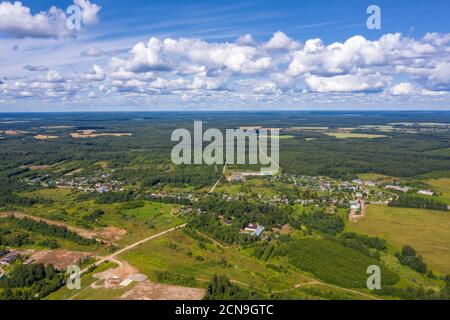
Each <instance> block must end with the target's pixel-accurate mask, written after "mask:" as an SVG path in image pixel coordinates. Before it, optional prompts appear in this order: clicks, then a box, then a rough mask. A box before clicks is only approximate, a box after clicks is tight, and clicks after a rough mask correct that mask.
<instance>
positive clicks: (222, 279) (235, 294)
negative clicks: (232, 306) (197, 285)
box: [204, 275, 260, 300]
mask: <svg viewBox="0 0 450 320" xmlns="http://www.w3.org/2000/svg"><path fill="white" fill-rule="evenodd" d="M258 298H260V297H259V295H258V294H257V293H256V292H252V291H251V290H250V291H248V290H244V289H242V288H241V287H239V286H237V285H235V284H232V283H231V282H230V280H229V279H228V277H227V276H225V275H223V276H218V275H214V276H213V277H212V279H211V281H210V282H209V283H208V286H207V287H206V294H205V297H204V299H205V300H250V299H258Z"/></svg>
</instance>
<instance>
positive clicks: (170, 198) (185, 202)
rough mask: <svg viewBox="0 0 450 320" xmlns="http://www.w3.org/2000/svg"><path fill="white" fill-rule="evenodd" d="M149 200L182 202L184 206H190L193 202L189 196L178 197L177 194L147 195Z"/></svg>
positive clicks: (170, 202)
mask: <svg viewBox="0 0 450 320" xmlns="http://www.w3.org/2000/svg"><path fill="white" fill-rule="evenodd" d="M147 200H150V201H153V202H161V203H168V204H181V205H184V206H189V205H191V204H192V201H191V200H189V199H188V198H183V197H176V196H164V197H159V196H151V195H150V196H147Z"/></svg>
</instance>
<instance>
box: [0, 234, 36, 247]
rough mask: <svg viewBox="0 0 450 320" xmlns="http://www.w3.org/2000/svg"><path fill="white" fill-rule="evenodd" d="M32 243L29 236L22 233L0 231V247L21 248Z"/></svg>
mask: <svg viewBox="0 0 450 320" xmlns="http://www.w3.org/2000/svg"><path fill="white" fill-rule="evenodd" d="M32 243H34V242H33V241H32V240H31V239H30V235H29V234H27V233H24V232H19V233H13V232H11V231H9V230H0V246H8V247H17V248H18V247H21V246H23V245H26V244H32Z"/></svg>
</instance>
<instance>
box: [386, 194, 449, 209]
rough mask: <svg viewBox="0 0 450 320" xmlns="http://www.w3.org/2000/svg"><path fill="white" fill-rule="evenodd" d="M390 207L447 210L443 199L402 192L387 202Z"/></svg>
mask: <svg viewBox="0 0 450 320" xmlns="http://www.w3.org/2000/svg"><path fill="white" fill-rule="evenodd" d="M389 206H391V207H402V208H421V209H431V210H442V211H447V210H448V209H447V204H446V203H445V202H443V201H440V200H436V199H433V198H423V197H418V196H414V195H409V194H404V195H400V196H399V197H398V198H397V199H394V200H392V201H390V202H389Z"/></svg>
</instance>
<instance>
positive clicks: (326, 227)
mask: <svg viewBox="0 0 450 320" xmlns="http://www.w3.org/2000/svg"><path fill="white" fill-rule="evenodd" d="M289 223H290V224H291V225H292V226H293V227H294V228H297V229H298V228H299V227H300V225H305V226H306V227H308V229H310V230H316V231H319V232H322V233H326V234H332V235H334V234H337V233H340V232H342V231H343V230H344V226H345V224H344V220H342V218H341V217H339V216H338V215H336V214H328V213H325V211H324V210H323V209H319V208H317V209H316V210H314V211H313V212H311V213H303V214H301V215H300V216H299V217H298V219H295V218H292V219H291V220H290V222H289Z"/></svg>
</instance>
